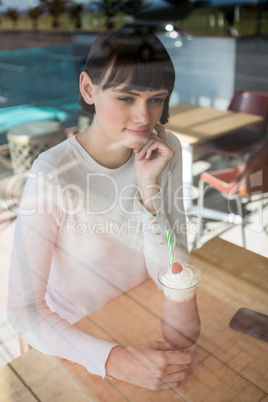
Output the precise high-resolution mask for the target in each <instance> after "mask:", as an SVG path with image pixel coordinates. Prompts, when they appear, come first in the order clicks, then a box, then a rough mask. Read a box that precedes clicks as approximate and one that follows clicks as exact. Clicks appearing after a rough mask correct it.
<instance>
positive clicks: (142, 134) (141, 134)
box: [126, 128, 149, 137]
mask: <svg viewBox="0 0 268 402" xmlns="http://www.w3.org/2000/svg"><path fill="white" fill-rule="evenodd" d="M126 131H127V132H129V133H130V134H133V135H137V136H138V137H145V136H146V135H147V134H148V132H149V130H148V129H146V130H131V129H129V128H126Z"/></svg>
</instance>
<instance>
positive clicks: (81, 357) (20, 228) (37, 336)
mask: <svg viewBox="0 0 268 402" xmlns="http://www.w3.org/2000/svg"><path fill="white" fill-rule="evenodd" d="M51 189H53V190H55V189H57V191H56V193H55V191H51ZM59 189H60V186H59V183H58V181H57V175H56V173H55V171H53V168H51V167H50V166H49V165H48V164H47V163H46V162H45V161H42V160H41V161H39V160H37V161H36V162H35V163H34V165H33V168H32V170H31V173H30V176H29V179H28V180H27V183H26V186H25V189H24V193H23V197H22V201H21V205H20V208H19V214H18V218H17V223H16V229H15V235H14V241H13V249H12V256H11V264H10V273H9V294H8V318H9V321H10V323H11V325H12V326H13V327H14V329H15V330H16V331H17V332H18V334H19V335H20V336H21V337H22V338H23V339H24V340H25V341H26V342H27V343H29V344H30V345H31V346H33V347H34V348H35V349H37V350H39V351H40V352H43V353H46V354H49V355H55V356H58V357H61V358H64V359H67V360H70V361H72V362H75V363H79V364H81V365H83V366H84V367H86V369H87V370H88V371H89V372H91V373H92V374H97V375H100V376H102V377H103V378H104V377H105V363H106V360H107V358H108V355H109V353H110V351H111V349H112V348H113V347H114V346H115V344H113V343H109V342H106V341H103V340H101V339H97V338H95V337H92V336H90V335H88V334H86V333H84V332H82V331H80V330H78V329H77V328H76V327H75V326H74V325H71V324H70V323H69V322H68V321H67V320H65V319H62V318H61V317H60V316H59V314H57V313H56V312H53V311H51V310H50V309H49V307H48V306H47V304H46V300H45V295H46V289H47V282H48V278H49V274H50V266H51V261H52V258H53V249H54V247H55V242H56V238H57V232H58V230H59V228H60V225H61V220H62V208H61V205H60V204H61V203H60V199H61V197H60V196H59V191H60V190H59Z"/></svg>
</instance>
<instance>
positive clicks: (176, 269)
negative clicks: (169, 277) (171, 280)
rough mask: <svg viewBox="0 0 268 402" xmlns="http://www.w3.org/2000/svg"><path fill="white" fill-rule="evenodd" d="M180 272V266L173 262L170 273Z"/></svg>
mask: <svg viewBox="0 0 268 402" xmlns="http://www.w3.org/2000/svg"><path fill="white" fill-rule="evenodd" d="M181 272H182V266H181V264H180V263H179V262H174V264H173V265H172V273H173V274H180V273H181Z"/></svg>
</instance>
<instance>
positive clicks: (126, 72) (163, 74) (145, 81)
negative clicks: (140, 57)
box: [102, 59, 174, 94]
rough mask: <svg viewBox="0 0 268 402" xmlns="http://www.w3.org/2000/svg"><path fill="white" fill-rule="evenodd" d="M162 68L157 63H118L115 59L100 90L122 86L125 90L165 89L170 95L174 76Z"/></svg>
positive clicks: (171, 72)
mask: <svg viewBox="0 0 268 402" xmlns="http://www.w3.org/2000/svg"><path fill="white" fill-rule="evenodd" d="M163 67H164V66H163V65H162V64H161V65H160V64H159V63H158V62H146V63H138V64H133V63H118V60H117V59H116V61H115V63H114V64H113V66H112V67H111V70H110V73H109V74H108V77H107V79H106V80H105V82H104V84H103V85H102V88H103V90H105V89H108V88H111V87H117V86H119V85H122V84H123V85H124V89H126V90H133V89H136V90H137V91H158V90H159V89H166V90H167V91H168V93H169V94H170V93H171V92H172V90H173V87H174V74H173V71H170V69H169V70H168V68H166V69H164V68H163Z"/></svg>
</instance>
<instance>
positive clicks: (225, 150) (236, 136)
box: [196, 91, 268, 158]
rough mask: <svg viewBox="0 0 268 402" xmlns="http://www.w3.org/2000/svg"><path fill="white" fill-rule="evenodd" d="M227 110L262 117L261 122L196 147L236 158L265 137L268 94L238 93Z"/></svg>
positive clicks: (267, 124) (267, 117) (267, 120)
mask: <svg viewBox="0 0 268 402" xmlns="http://www.w3.org/2000/svg"><path fill="white" fill-rule="evenodd" d="M228 110H231V111H234V112H243V113H250V114H255V115H258V116H263V117H264V120H263V121H262V122H258V123H254V124H250V125H248V126H246V127H242V128H239V129H236V130H233V131H232V132H230V133H228V134H225V135H223V136H221V137H218V138H217V139H214V140H210V141H205V142H202V143H200V144H198V145H197V146H196V147H197V148H199V149H201V150H203V151H206V152H210V153H214V154H215V153H216V154H220V155H223V156H227V157H232V158H237V157H240V156H242V155H244V154H245V153H247V152H250V150H251V149H252V148H253V147H254V146H255V145H256V144H257V143H258V142H260V141H262V140H263V139H264V138H265V137H266V135H267V129H268V94H266V93H260V92H252V91H238V92H236V93H235V95H234V96H233V98H232V100H231V103H230V105H229V107H228Z"/></svg>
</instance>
